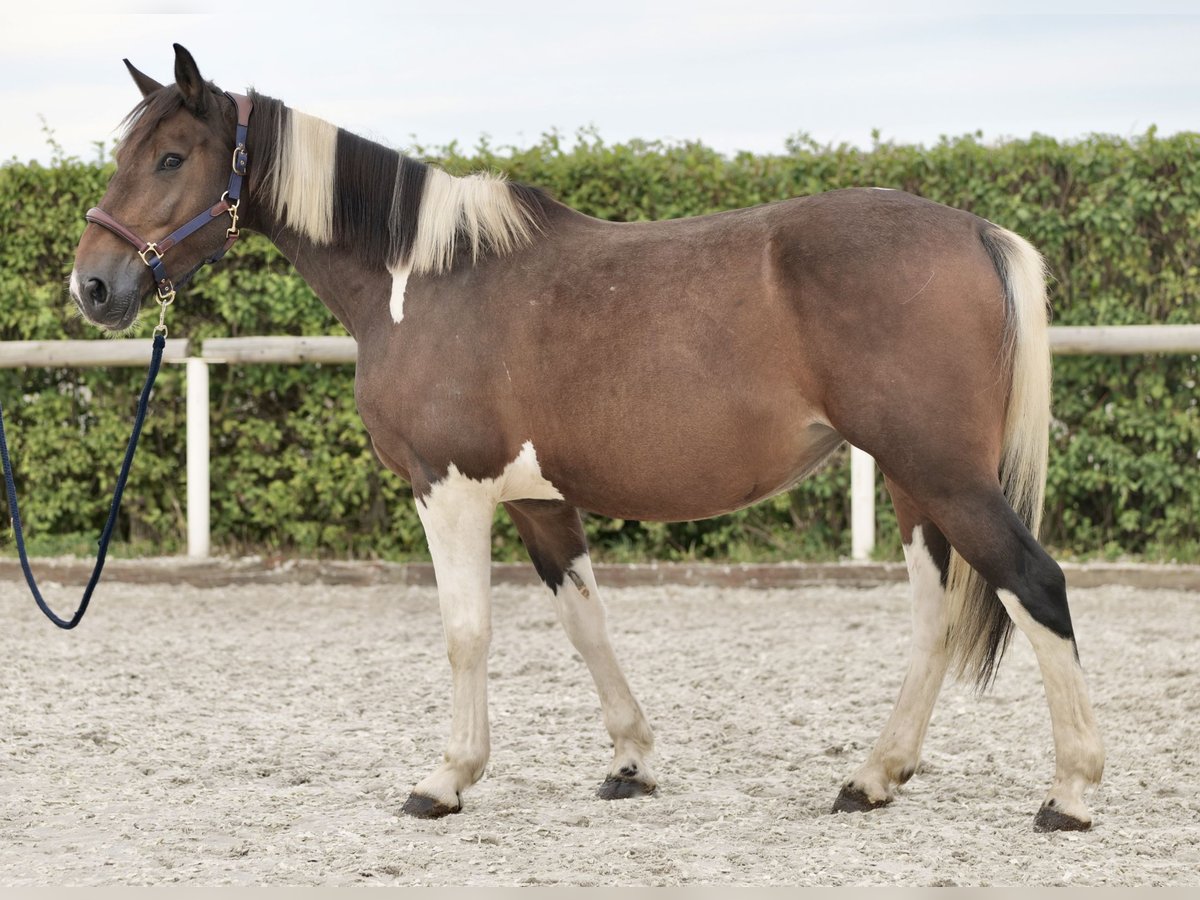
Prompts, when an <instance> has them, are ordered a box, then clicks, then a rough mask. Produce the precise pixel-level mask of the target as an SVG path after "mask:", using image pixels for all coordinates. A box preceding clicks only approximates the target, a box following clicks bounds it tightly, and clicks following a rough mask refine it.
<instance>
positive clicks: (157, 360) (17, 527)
mask: <svg viewBox="0 0 1200 900" xmlns="http://www.w3.org/2000/svg"><path fill="white" fill-rule="evenodd" d="M166 345H167V338H166V335H165V334H164V333H156V334H155V335H154V352H153V353H152V354H151V356H150V371H149V372H148V373H147V375H146V384H145V386H144V387H143V388H142V396H141V399H140V400H138V408H137V416H136V417H135V418H134V420H133V433H132V434H131V435H130V436H129V446H128V447H127V448H126V449H125V462H124V463H122V464H121V474H120V475H118V476H117V488H116V490H115V491H113V499H112V508H111V509H110V510H109V511H108V521H107V522H105V523H104V530H103V531H102V532H100V552H99V555H98V556H97V557H96V567H95V568H94V569H93V570H92V578H91V580H90V581H89V582H88V585H87V589H86V590H84V592H83V599H82V600H80V601H79V608H78V609H77V610H75V615H73V616H71V618H70V619H60V618H59V617H58V616H56V615H55V614H54V611H53V610H51V609H50V607H49V606H47V605H46V601H45V600H43V599H42V594H41V591H39V590H38V586H37V581H35V580H34V577H33V570H31V569H30V568H29V557H28V555H26V553H25V535H24V534H23V533H22V532H21V512H20V510H19V509H17V486H16V483H15V482H14V481H13V471H12V463H11V462H9V459H8V442H7V441H6V440H5V438H4V407H3V406H2V405H0V457H3V459H4V487H5V490H6V491H7V493H8V511H9V514H10V515H11V516H12V527H13V535H14V536H15V538H16V541H17V553H18V554H19V555H20V557H21V568H22V569H23V570H24V572H25V581H26V582H28V584H29V589H30V590H31V591H33V599H34V600H36V601H37V605H38V608H39V609H41V611H42V612H44V613H45V614H46V618H48V619H49V620H50V621H51V622H53V623H54V624H55V625H57V626H58V627H59V628H63V629H70V628H74V627H75V626H76V625H78V624H79V622H80V620H81V619H82V618H83V614H84V613H85V612H87V608H88V603H89V602H91V599H92V591H94V590H95V589H96V585H97V584H99V583H100V573H101V571H103V569H104V558H105V556H107V555H108V542H109V540H110V539H111V538H112V533H113V528H115V527H116V524H117V511H118V510H119V509H120V508H121V495H122V494H123V493H125V482H126V481H127V480H128V479H129V468H130V466H132V465H133V454H134V452H135V451H136V450H137V445H138V438H139V437H140V436H141V434H142V422H144V421H145V419H146V407H147V406H148V405H149V403H150V389H151V388H152V387H154V379H155V378H157V377H158V367H159V365H160V364H161V363H162V355H163V348H164V347H166Z"/></svg>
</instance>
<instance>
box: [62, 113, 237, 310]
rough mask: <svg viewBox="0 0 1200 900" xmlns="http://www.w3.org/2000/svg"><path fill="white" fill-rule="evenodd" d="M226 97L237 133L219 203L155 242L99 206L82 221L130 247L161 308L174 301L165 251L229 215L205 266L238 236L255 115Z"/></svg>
mask: <svg viewBox="0 0 1200 900" xmlns="http://www.w3.org/2000/svg"><path fill="white" fill-rule="evenodd" d="M225 96H226V97H228V98H229V99H230V100H232V101H233V104H234V106H235V107H237V132H236V135H235V138H234V148H233V156H232V158H231V160H230V171H231V174H230V176H229V187H228V188H227V189H226V191H225V193H224V194H222V195H221V199H220V200H218V201H217V202H216V203H215V204H213V205H212V206H211V207H209V208H208V209H206V210H205V211H204V212H202V213H200V214H199V215H197V216H195V217H194V218H192V219H190V220H188V221H187V222H185V223H184V224H183V225H181V226H179V227H178V228H176V229H175V230H174V231H172V232H171V233H170V234H169V235H167V236H166V237H165V238H162V239H160V240H157V241H148V240H146V239H145V238H143V237H142V236H141V235H139V234H138V233H137V232H135V231H134V230H133V229H132V228H129V227H127V226H125V225H122V224H121V223H120V222H118V221H117V220H116V219H115V218H113V217H112V216H111V215H109V214H108V213H107V212H105V211H104V210H102V209H101V208H100V207H98V206H93V207H92V208H91V209H89V210H88V211H87V212H86V213H84V214H83V217H84V218H85V219H87V220H88V221H89V222H92V223H94V224H96V225H100V226H101V227H103V228H107V229H108V230H109V231H111V232H112V233H113V234H115V235H116V236H117V237H119V238H122V239H123V240H125V241H127V242H128V243H130V244H132V245H133V247H134V249H135V250H137V254H138V256H140V257H141V258H142V262H144V263H145V264H146V265H147V266H149V267H150V271H151V272H152V273H153V274H154V281H155V284H156V285H157V287H158V300H159V303H161V304H163V305H166V304H169V303H170V302H171V301H172V300H174V299H175V285H174V283H172V281H171V279H170V277H169V276H168V275H167V269H166V266H164V265H163V256H164V255H165V254H166V252H167V251H168V250H170V249H171V248H172V247H174V246H175V245H176V244H178V243H180V242H181V241H183V239H184V238H186V237H189V236H190V235H192V234H194V233H195V232H197V231H199V230H200V229H201V228H203V227H204V226H205V225H207V224H208V223H209V222H211V221H212V220H213V219H216V218H219V217H221V216H223V215H225V214H228V215H229V217H230V220H231V221H230V224H229V227H228V228H227V229H226V230H225V244H224V246H222V247H221V249H220V250H218V251H217V252H216V253H215V254H214V255H212V256H210V257H209V258H208V259H207V260H205V262H209V263H214V262H216V261H217V260H218V259H220V258H221V257H222V256H224V255H225V254H226V253H227V252H228V250H229V248H230V247H232V246H233V245H234V242H235V241H237V239H238V237H239V236H240V234H241V232H240V231H239V230H238V206H239V204H240V203H241V202H242V182H243V180H244V179H245V177H246V169H247V167H248V166H249V164H250V158H249V155H248V154H247V152H246V136H247V134H248V132H249V129H250V113H251V112H253V111H254V104H253V102H252V101H251V100H250V98H249V97H246V96H244V95H242V94H234V93H230V92H229V91H226V92H225Z"/></svg>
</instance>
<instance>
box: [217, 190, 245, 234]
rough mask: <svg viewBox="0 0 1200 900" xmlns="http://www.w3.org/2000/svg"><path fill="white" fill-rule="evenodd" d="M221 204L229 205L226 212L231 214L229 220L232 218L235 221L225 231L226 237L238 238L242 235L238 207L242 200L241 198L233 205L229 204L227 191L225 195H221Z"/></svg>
mask: <svg viewBox="0 0 1200 900" xmlns="http://www.w3.org/2000/svg"><path fill="white" fill-rule="evenodd" d="M221 202H222V203H228V204H229V208H228V209H227V210H225V211H226V212H227V213H229V218H231V219H232V220H233V221H232V222H231V223H230V224H229V227H228V228H226V229H225V237H227V238H235V237H238V236H239V235H240V234H241V232H240V231H238V207H239V206H240V205H241V203H242V200H241V198H240V197H239V198H238V199H237V200H235V201H234V202H233V203H229V191H226V192H225V193H223V194H222V195H221Z"/></svg>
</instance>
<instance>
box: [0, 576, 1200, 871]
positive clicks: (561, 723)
mask: <svg viewBox="0 0 1200 900" xmlns="http://www.w3.org/2000/svg"><path fill="white" fill-rule="evenodd" d="M46 587H47V588H48V589H49V590H48V593H49V594H50V596H51V597H52V598H54V599H55V600H57V605H58V606H59V607H61V608H66V607H67V606H68V605H70V603H71V602H73V601H74V600H75V599H76V598H78V596H79V594H80V591H79V590H78V589H77V588H73V587H72V588H59V589H57V590H55V589H53V588H52V586H46ZM606 599H607V602H608V606H609V612H610V618H611V624H612V629H613V632H614V640H615V643H616V646H617V651H618V654H619V655H620V656H621V658H622V660H623V662H624V664H625V668H626V672H627V674H628V676H629V679H630V682H631V683H632V685H633V687H634V690H635V691H636V692H637V694H638V695H639V697H640V699H641V701H642V704H643V706H644V707H645V709H646V713H647V715H648V716H649V717H650V721H651V723H652V724H653V725H654V726H655V728H656V731H657V737H658V752H657V767H656V771H657V774H658V777H659V781H660V790H659V793H658V795H657V796H655V797H650V798H643V799H638V800H626V801H621V802H605V801H602V800H598V799H596V798H595V797H594V793H593V792H594V790H595V788H596V786H597V784H598V783H599V782H600V781H601V780H602V779H603V776H604V774H605V770H606V767H607V765H608V762H609V756H610V749H609V744H608V739H607V735H606V734H605V732H604V729H603V726H602V725H601V722H600V714H599V705H598V703H597V700H596V698H595V694H594V692H593V688H592V684H591V680H590V677H589V676H588V674H587V671H586V670H585V668H584V667H583V664H582V662H581V661H580V660H579V658H578V657H577V656H576V655H575V654H574V652H573V650H572V648H571V647H570V645H569V644H568V642H567V640H566V637H565V636H564V635H563V633H562V631H561V629H560V628H559V627H558V625H557V623H556V621H555V619H554V615H553V612H552V610H551V606H550V603H549V600H548V597H547V596H544V594H543V592H542V591H539V590H537V589H535V588H524V587H513V586H502V587H499V588H497V590H496V601H495V613H494V625H495V639H494V642H493V650H492V655H491V682H490V689H491V695H490V700H491V713H492V759H491V763H490V764H489V766H488V770H487V773H486V775H485V776H484V779H483V780H482V781H481V782H480V783H479V784H478V785H477V786H476V787H475V788H473V789H472V790H470V791H469V792H468V793H467V794H466V795H465V804H466V809H465V810H464V812H463V813H462V814H460V815H457V816H451V817H449V818H447V819H443V820H440V821H436V822H426V821H417V820H414V819H411V818H407V817H403V816H400V815H398V813H399V809H400V806H401V804H402V803H403V802H404V799H405V797H406V796H407V794H408V791H409V788H410V787H411V786H412V784H413V783H414V782H415V781H416V780H417V779H418V778H420V777H422V776H423V775H425V774H426V773H427V772H428V771H430V770H431V769H432V767H433V766H434V764H435V763H436V762H437V761H438V759H439V758H440V754H441V752H442V748H443V742H444V740H445V737H446V735H447V732H448V724H449V720H448V704H449V667H448V664H447V662H446V659H445V653H444V650H443V645H442V637H441V623H440V619H439V617H438V612H437V605H436V599H435V594H434V591H433V590H432V589H430V588H427V587H395V586H374V587H351V586H321V585H306V586H294V585H249V586H245V585H244V586H233V587H222V588H215V589H214V588H210V589H204V588H194V587H177V586H168V585H161V584H160V585H153V584H150V585H132V584H127V583H121V582H118V581H113V582H108V583H105V584H104V586H103V587H102V588H101V589H100V590H99V592H98V593H97V597H96V599H95V602H94V603H93V607H92V610H91V612H89V614H88V618H87V619H86V620H85V621H84V622H83V624H82V625H81V626H80V628H79V629H78V630H77V631H75V632H71V633H63V632H59V631H57V630H56V629H54V628H52V627H51V626H50V625H49V623H47V622H46V621H44V620H43V619H42V618H41V616H40V614H39V613H37V612H36V610H35V608H34V607H33V602H32V600H30V599H29V597H28V595H27V594H26V593H25V589H24V585H23V584H18V583H16V582H13V581H4V582H0V615H2V616H3V621H4V623H5V626H4V629H3V634H2V635H0V672H2V673H3V674H2V684H3V687H2V688H0V715H2V717H3V724H2V725H0V884H3V885H6V886H11V885H42V884H65V885H113V884H131V885H132V884H159V883H168V882H177V883H185V884H192V885H219V884H300V885H305V884H322V885H341V884H402V885H410V884H421V885H459V884H465V885H525V884H579V885H615V884H622V885H632V884H637V885H677V884H725V883H728V884H796V885H816V884H821V885H843V884H856V885H863V884H870V885H879V884H883V885H891V884H903V885H911V886H924V885H1059V884H1066V885H1195V884H1198V883H1200V786H1198V778H1197V775H1198V773H1197V762H1198V760H1200V652H1198V651H1200V593H1195V592H1188V591H1179V590H1139V589H1132V588H1125V587H1105V588H1092V589H1080V590H1076V591H1074V594H1073V597H1072V611H1073V613H1074V617H1075V622H1076V628H1077V631H1078V634H1079V636H1080V644H1081V647H1080V649H1081V653H1082V656H1083V661H1084V664H1085V666H1086V667H1087V669H1088V672H1089V677H1090V685H1091V690H1092V697H1093V700H1094V701H1095V705H1096V710H1097V715H1098V717H1099V720H1100V724H1101V727H1102V729H1103V732H1104V736H1105V739H1106V742H1107V745H1108V750H1109V757H1108V767H1107V771H1106V773H1105V781H1104V784H1103V785H1102V786H1101V788H1100V789H1099V791H1098V792H1097V793H1096V794H1095V795H1094V796H1093V810H1094V812H1095V816H1096V826H1095V828H1094V829H1093V830H1092V832H1090V833H1087V834H1053V835H1044V834H1035V833H1034V831H1033V829H1032V827H1031V826H1032V821H1033V815H1034V812H1035V811H1036V810H1037V807H1038V804H1039V802H1040V801H1041V798H1042V795H1043V793H1044V791H1045V789H1046V788H1047V787H1048V785H1049V782H1050V778H1051V775H1052V769H1053V763H1052V754H1051V740H1050V727H1049V719H1048V714H1047V709H1046V703H1045V700H1044V697H1043V694H1042V689H1041V683H1040V679H1039V677H1038V674H1037V667H1036V664H1035V662H1034V659H1033V654H1032V652H1031V651H1030V649H1029V645H1028V642H1027V641H1025V640H1024V639H1023V638H1022V637H1020V636H1019V635H1018V637H1017V639H1016V640H1015V641H1014V644H1013V649H1012V650H1011V651H1010V653H1009V656H1008V658H1007V660H1006V662H1005V665H1004V668H1003V670H1002V672H1001V676H1000V679H999V681H998V683H997V685H996V687H995V689H994V690H993V691H992V692H991V693H989V694H988V695H986V696H984V697H983V698H982V699H980V698H976V697H975V696H974V695H973V694H972V693H971V692H970V691H969V690H967V689H966V688H965V687H963V686H960V685H949V686H948V687H947V689H946V691H945V692H944V693H943V695H942V698H941V701H940V703H939V705H938V708H937V711H936V712H935V714H934V718H933V724H932V726H931V727H930V732H929V737H928V740H927V742H926V747H925V759H924V762H923V764H922V767H921V769H920V770H918V774H917V776H916V777H915V778H913V780H912V781H910V782H909V783H908V785H907V786H906V787H904V788H902V789H901V791H900V795H899V797H898V799H897V801H896V802H895V803H894V804H892V805H891V806H890V807H888V808H885V809H883V810H880V811H877V812H874V813H871V814H868V815H844V814H842V815H836V816H835V815H830V814H829V812H828V810H829V806H830V804H831V802H832V801H833V799H834V797H835V795H836V794H837V790H838V786H839V784H840V782H841V780H842V779H843V778H844V777H845V776H846V775H847V774H848V773H849V771H850V770H851V769H852V768H853V767H854V766H856V765H857V764H858V763H859V762H860V761H861V760H862V759H863V758H864V757H865V754H866V752H867V750H868V748H869V746H870V744H871V743H872V742H873V741H874V739H875V737H876V735H877V733H878V731H879V729H880V728H881V727H882V725H883V722H884V719H885V718H886V716H887V714H888V712H889V710H890V707H891V704H892V702H893V700H894V699H895V696H896V693H897V690H898V688H899V684H900V680H901V677H902V676H903V673H904V667H905V660H906V653H907V641H908V628H909V625H908V622H909V620H908V599H907V589H906V587H905V586H904V585H900V584H890V585H883V586H879V587H874V588H865V589H855V588H845V587H817V588H805V589H799V590H752V589H714V588H697V587H653V588H623V589H617V590H609V591H608V592H607V595H606Z"/></svg>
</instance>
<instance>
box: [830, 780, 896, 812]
mask: <svg viewBox="0 0 1200 900" xmlns="http://www.w3.org/2000/svg"><path fill="white" fill-rule="evenodd" d="M891 802H892V798H891V797H888V798H887V799H886V800H872V799H871V798H870V797H868V796H867V794H866V791H864V790H863V789H862V788H859V787H855V786H854V785H852V784H843V785H842V789H841V791H839V792H838V795H837V799H836V800H834V801H833V809H831V810H830V812H831V813H839V812H845V813H855V812H870V811H871V810H873V809H879V807H881V806H887V805H888V804H889V803H891Z"/></svg>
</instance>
